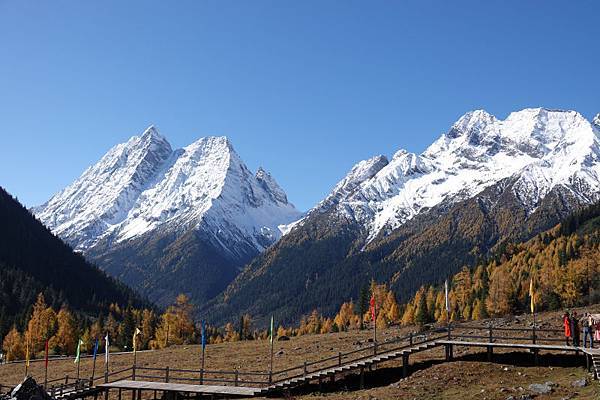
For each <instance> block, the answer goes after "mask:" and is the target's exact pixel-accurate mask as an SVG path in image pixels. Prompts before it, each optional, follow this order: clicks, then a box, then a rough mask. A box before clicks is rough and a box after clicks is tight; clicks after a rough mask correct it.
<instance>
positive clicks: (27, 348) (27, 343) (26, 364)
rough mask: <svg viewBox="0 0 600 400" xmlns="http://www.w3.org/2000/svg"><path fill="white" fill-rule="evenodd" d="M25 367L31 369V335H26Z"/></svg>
mask: <svg viewBox="0 0 600 400" xmlns="http://www.w3.org/2000/svg"><path fill="white" fill-rule="evenodd" d="M25 366H26V367H29V335H25Z"/></svg>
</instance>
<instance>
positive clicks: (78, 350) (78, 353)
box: [74, 338, 83, 364]
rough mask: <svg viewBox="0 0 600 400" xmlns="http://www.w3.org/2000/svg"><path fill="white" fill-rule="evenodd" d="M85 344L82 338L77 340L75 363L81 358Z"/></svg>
mask: <svg viewBox="0 0 600 400" xmlns="http://www.w3.org/2000/svg"><path fill="white" fill-rule="evenodd" d="M82 344H83V340H81V338H80V339H79V341H78V342H77V353H76V354H75V361H74V364H77V363H78V362H79V360H80V358H81V345H82Z"/></svg>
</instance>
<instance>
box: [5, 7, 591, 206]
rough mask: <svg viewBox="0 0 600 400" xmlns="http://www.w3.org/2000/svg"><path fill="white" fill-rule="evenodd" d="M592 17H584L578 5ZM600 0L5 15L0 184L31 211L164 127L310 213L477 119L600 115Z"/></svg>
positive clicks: (31, 10)
mask: <svg viewBox="0 0 600 400" xmlns="http://www.w3.org/2000/svg"><path fill="white" fill-rule="evenodd" d="M575 5H576V6H575ZM599 16H600V2H598V1H591V0H589V1H577V2H572V1H534V0H531V1H521V0H518V1H496V2H488V1H468V2H461V1H445V0H444V1H436V2H432V1H414V2H412V1H411V2H409V1H361V2H358V1H339V2H335V1H315V2H311V1H305V0H303V1H280V0H277V1H175V2H167V1H161V2H152V1H147V0H144V1H139V2H135V1H106V0H103V1H94V2H92V1H85V2H83V1H17V0H14V1H4V0H0V185H2V186H4V187H5V188H7V189H8V190H9V191H10V192H11V193H13V194H14V195H16V196H18V197H19V199H20V200H21V201H22V202H24V203H25V204H26V205H28V206H32V205H37V204H40V203H42V202H44V201H45V200H46V199H48V198H49V197H50V196H51V195H52V194H53V193H55V192H56V191H58V190H60V189H61V188H63V187H64V186H66V185H67V184H69V183H70V182H71V181H72V180H73V179H75V178H76V177H77V176H79V175H80V174H81V172H82V171H83V170H84V169H85V168H86V167H87V166H89V165H91V164H92V163H94V162H96V161H97V160H98V159H99V158H100V157H101V156H102V155H103V154H104V153H105V152H106V151H107V150H108V149H109V148H110V147H112V146H113V145H114V144H116V143H119V142H123V141H125V140H127V139H128V138H129V137H130V136H133V135H135V134H138V133H140V132H141V131H142V130H143V129H144V128H145V127H147V126H148V125H150V124H155V125H156V126H157V127H158V128H159V129H160V131H161V132H162V133H163V134H164V135H165V136H166V137H167V138H168V139H169V141H170V142H171V144H172V145H173V146H174V147H181V146H185V145H187V144H189V143H191V142H193V141H194V140H195V139H197V138H199V137H202V136H206V135H227V136H229V137H230V138H231V139H232V141H233V143H234V147H235V148H236V150H237V151H238V153H239V154H240V155H241V157H242V158H243V159H244V160H245V161H246V163H247V164H248V166H249V167H250V168H251V169H253V170H255V169H256V168H257V167H258V166H259V165H262V166H264V167H265V168H266V169H267V170H269V171H271V172H272V173H273V175H274V176H275V178H276V179H277V180H278V181H279V182H280V184H281V185H282V186H283V187H284V189H285V190H286V191H287V192H288V195H289V197H290V199H291V200H292V201H293V202H294V203H295V204H296V205H297V206H298V207H299V208H301V209H307V208H309V207H311V206H312V205H314V203H315V202H317V201H318V200H319V199H320V198H322V197H323V196H324V195H325V194H326V193H327V192H328V191H329V190H330V188H331V187H332V186H333V185H334V184H335V183H336V181H337V180H338V179H340V178H341V177H342V176H343V175H344V173H345V172H346V171H347V170H348V169H349V168H350V167H351V166H352V165H353V164H354V163H355V162H357V161H359V160H361V159H364V158H367V157H370V156H372V155H375V154H386V155H388V156H389V155H391V154H393V153H394V152H395V151H396V150H398V149H399V148H406V149H408V150H410V151H414V152H420V151H422V150H423V149H424V148H425V147H426V146H427V145H428V144H429V143H431V142H432V141H433V140H434V139H435V138H437V137H438V136H439V135H440V134H441V133H443V132H444V131H446V130H447V129H448V128H449V126H450V125H451V124H452V123H453V122H454V121H455V120H456V119H457V118H458V117H460V116H461V115H462V114H463V113H465V112H466V111H468V110H471V109H476V108H484V109H486V110H488V111H489V112H491V113H492V114H495V115H496V116H498V117H501V118H504V117H506V115H507V114H508V113H509V112H510V111H512V110H517V109H521V108H524V107H530V106H545V107H551V108H567V109H575V110H578V111H580V112H581V113H583V114H584V115H585V116H586V117H588V118H591V117H592V116H593V115H594V114H595V113H597V112H600V79H599V78H600V20H599V19H598V18H599Z"/></svg>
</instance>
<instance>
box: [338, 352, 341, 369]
mask: <svg viewBox="0 0 600 400" xmlns="http://www.w3.org/2000/svg"><path fill="white" fill-rule="evenodd" d="M341 366H342V352H341V351H340V352H338V367H341Z"/></svg>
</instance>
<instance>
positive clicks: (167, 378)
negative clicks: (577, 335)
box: [0, 320, 565, 396]
mask: <svg viewBox="0 0 600 400" xmlns="http://www.w3.org/2000/svg"><path fill="white" fill-rule="evenodd" d="M493 322H494V321H493V320H492V321H491V322H490V323H488V324H487V325H473V324H469V323H464V324H451V325H447V326H444V327H437V328H431V329H430V330H428V331H426V332H421V333H413V332H411V333H409V334H408V335H405V336H401V337H395V338H392V339H387V340H383V341H376V342H373V341H371V342H368V344H367V345H366V346H364V347H361V348H359V349H356V350H352V351H348V352H338V354H334V355H332V356H328V357H324V358H321V359H318V360H315V361H304V362H303V363H302V364H300V365H296V366H293V367H290V368H286V369H282V370H277V371H267V372H260V371H240V370H237V369H234V370H229V371H227V370H209V369H204V370H201V369H181V368H170V367H168V366H167V367H165V368H156V367H146V366H140V365H133V366H131V367H129V368H125V369H122V370H118V371H113V372H110V373H106V372H105V374H104V375H101V376H99V377H96V379H95V380H94V379H93V378H90V379H78V380H74V381H69V377H68V376H66V377H65V378H62V379H55V380H52V381H48V382H47V383H48V384H49V385H48V386H47V390H48V392H49V393H51V394H52V393H55V394H57V395H59V396H60V394H61V393H65V392H66V391H67V390H80V389H86V388H92V387H94V384H95V383H98V382H102V381H104V382H105V383H108V382H113V381H116V380H124V379H131V380H152V381H160V382H179V383H183V382H185V383H195V384H207V383H208V384H218V385H233V386H245V385H253V386H269V385H272V384H276V383H279V382H282V381H286V380H289V379H293V378H299V377H303V376H306V375H308V374H312V373H315V372H320V371H324V370H327V369H330V368H335V367H341V366H344V365H348V364H352V363H356V362H359V361H362V360H366V359H369V358H372V357H373V356H376V355H379V354H384V353H393V352H396V351H402V350H406V349H409V348H412V347H416V346H419V345H423V344H427V343H433V342H436V341H439V340H462V341H472V342H474V341H479V342H486V343H501V342H510V343H517V342H523V343H531V344H556V343H558V342H562V343H565V338H564V336H563V331H562V330H561V329H541V328H537V327H532V328H506V327H500V326H494V324H493ZM2 388H7V386H2V385H0V393H1V392H2ZM61 390H62V392H60V391H61Z"/></svg>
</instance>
